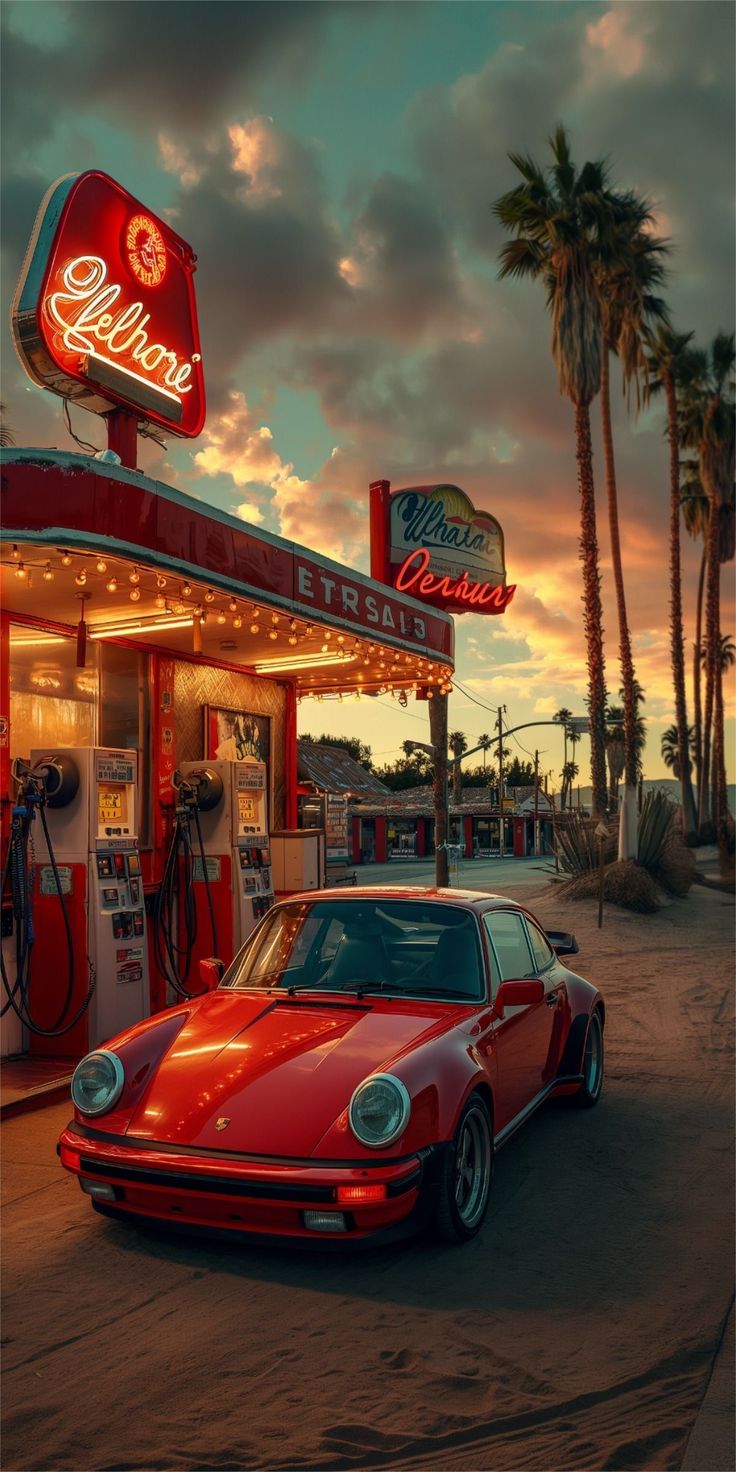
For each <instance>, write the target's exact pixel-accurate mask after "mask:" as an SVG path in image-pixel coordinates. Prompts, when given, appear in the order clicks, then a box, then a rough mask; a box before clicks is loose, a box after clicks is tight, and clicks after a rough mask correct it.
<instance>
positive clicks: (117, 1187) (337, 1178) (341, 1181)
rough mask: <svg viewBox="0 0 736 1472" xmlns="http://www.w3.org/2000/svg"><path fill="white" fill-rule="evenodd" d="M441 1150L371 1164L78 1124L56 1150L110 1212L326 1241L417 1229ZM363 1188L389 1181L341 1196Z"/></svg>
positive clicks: (234, 1233) (378, 1238) (251, 1234)
mask: <svg viewBox="0 0 736 1472" xmlns="http://www.w3.org/2000/svg"><path fill="white" fill-rule="evenodd" d="M441 1148H442V1147H441V1146H433V1147H429V1148H428V1149H426V1150H421V1151H419V1152H417V1153H416V1154H414V1155H411V1156H407V1157H405V1158H403V1159H401V1160H396V1159H392V1160H383V1161H382V1160H377V1161H376V1162H375V1163H373V1162H372V1161H371V1162H370V1163H369V1164H366V1163H360V1164H358V1163H351V1162H342V1161H340V1162H331V1161H324V1162H319V1163H317V1162H315V1161H313V1160H277V1159H265V1158H263V1157H253V1156H245V1155H239V1156H238V1155H225V1154H221V1153H220V1152H212V1153H207V1152H201V1153H198V1152H197V1151H196V1150H193V1149H189V1148H188V1149H177V1148H172V1147H170V1146H158V1145H154V1146H151V1145H149V1143H148V1142H145V1141H136V1140H128V1139H127V1137H125V1136H120V1135H116V1136H105V1135H104V1133H103V1132H102V1131H100V1130H94V1129H92V1128H91V1127H88V1126H86V1125H83V1124H78V1123H76V1122H70V1123H69V1124H68V1125H67V1127H66V1129H65V1130H63V1132H62V1134H61V1136H60V1139H59V1143H58V1145H57V1153H58V1155H59V1157H60V1159H61V1163H62V1165H63V1166H64V1168H65V1169H66V1170H68V1171H70V1173H71V1174H73V1175H76V1176H77V1178H78V1179H79V1181H80V1184H81V1185H82V1189H83V1190H84V1191H85V1193H86V1194H88V1195H90V1196H91V1199H92V1204H93V1205H94V1207H95V1209H96V1210H98V1211H100V1212H102V1213H103V1215H106V1216H114V1217H126V1218H128V1219H138V1220H140V1221H141V1222H146V1223H148V1224H149V1225H151V1224H154V1225H158V1226H163V1225H166V1226H175V1227H178V1228H182V1227H187V1228H190V1229H193V1230H199V1231H205V1232H217V1234H218V1235H221V1234H222V1233H223V1232H224V1233H227V1235H228V1236H231V1237H238V1236H243V1237H248V1238H251V1239H256V1240H262V1241H265V1240H268V1241H269V1242H273V1241H281V1242H286V1243H291V1244H296V1243H299V1244H303V1245H310V1244H311V1245H312V1246H315V1245H319V1246H322V1247H325V1246H337V1245H347V1244H349V1243H353V1244H359V1243H361V1242H364V1243H367V1242H385V1241H390V1240H392V1239H394V1238H396V1237H400V1236H403V1235H408V1234H409V1233H411V1232H413V1231H417V1230H419V1229H420V1228H421V1226H422V1224H423V1223H424V1221H425V1220H426V1218H427V1216H428V1214H429V1212H430V1210H431V1205H432V1197H433V1193H432V1185H433V1182H434V1179H435V1174H436V1168H437V1162H438V1157H439V1152H440V1151H441ZM365 1186H369V1187H370V1186H383V1187H385V1198H384V1199H383V1200H379V1201H359V1200H358V1201H356V1200H351V1201H350V1202H349V1203H347V1202H341V1201H339V1200H338V1190H339V1188H340V1187H348V1188H350V1189H351V1190H353V1191H354V1190H355V1188H361V1187H365ZM100 1187H102V1188H104V1197H103V1196H101V1194H97V1193H98V1192H99V1188H100ZM93 1193H94V1194H93ZM315 1213H318V1214H322V1213H327V1214H328V1215H330V1216H331V1217H333V1218H334V1219H337V1218H342V1223H341V1225H340V1227H339V1230H334V1229H332V1230H330V1229H327V1228H325V1229H324V1230H320V1229H319V1227H318V1226H317V1227H315V1226H314V1225H312V1226H310V1225H309V1222H310V1214H315ZM311 1220H312V1221H314V1220H315V1217H314V1215H312V1217H311Z"/></svg>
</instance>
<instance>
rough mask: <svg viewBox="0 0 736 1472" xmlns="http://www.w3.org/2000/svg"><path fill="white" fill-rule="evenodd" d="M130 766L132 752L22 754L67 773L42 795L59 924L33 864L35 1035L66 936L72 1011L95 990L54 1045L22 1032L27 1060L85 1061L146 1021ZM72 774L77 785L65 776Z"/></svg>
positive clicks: (51, 1000)
mask: <svg viewBox="0 0 736 1472" xmlns="http://www.w3.org/2000/svg"><path fill="white" fill-rule="evenodd" d="M137 765H138V753H137V752H135V751H127V750H121V751H116V750H110V749H105V748H99V747H94V748H93V747H79V748H74V747H65V748H57V749H56V750H55V751H53V752H48V751H34V752H32V753H31V766H32V768H33V769H34V770H35V771H43V770H44V769H45V770H46V771H47V772H48V773H50V774H53V773H54V772H62V773H66V774H67V776H66V781H65V784H63V785H62V786H61V787H60V788H59V790H58V791H56V792H54V793H52V795H51V796H50V797H49V799H48V802H47V814H46V821H47V824H48V838H49V844H50V849H53V854H54V859H53V861H52V863H53V864H55V866H56V869H57V871H58V876H59V882H60V886H61V890H62V892H63V894H64V897H65V905H64V907H63V912H64V920H63V921H62V919H61V917H60V907H59V905H58V902H57V899H58V897H57V894H56V885H55V882H54V875H53V869H52V867H51V866H50V865H47V864H46V863H45V862H44V855H43V853H42V852H39V849H38V848H36V852H35V856H34V857H35V864H34V876H33V878H34V886H35V896H34V906H35V944H34V948H33V962H32V970H31V975H30V981H29V998H30V1007H31V1011H32V1013H33V1015H34V1017H35V1018H37V1019H38V1020H39V1022H40V1024H41V1027H48V1026H49V1019H50V1018H51V1017H52V1016H53V1014H54V1013H55V1011H57V1010H58V988H59V982H58V973H59V958H60V953H61V947H62V944H63V941H64V938H65V935H69V936H70V937H71V945H72V947H73V950H74V955H75V959H76V982H75V992H74V998H73V1000H74V1002H75V1003H76V1005H77V1006H79V1005H81V1001H82V998H83V995H84V994H85V993H86V991H87V990H88V988H89V985H90V979H91V981H92V984H93V990H94V995H93V996H92V998H91V1000H90V1003H89V1006H88V1007H87V1008H86V1010H85V1011H84V1013H83V1014H82V1016H81V1017H80V1019H79V1022H78V1024H77V1026H76V1027H74V1028H73V1029H72V1030H71V1031H69V1032H67V1034H66V1036H65V1037H64V1038H63V1039H59V1038H56V1037H48V1036H44V1034H43V1032H41V1031H34V1032H32V1033H31V1038H30V1048H31V1051H32V1052H34V1053H53V1054H59V1053H86V1052H88V1051H89V1049H90V1048H95V1047H97V1046H98V1045H99V1044H100V1043H103V1042H104V1041H105V1040H106V1039H107V1038H109V1037H111V1036H112V1035H113V1034H114V1033H117V1032H120V1031H121V1030H122V1029H123V1028H126V1027H130V1026H131V1025H132V1024H133V1023H135V1022H140V1020H141V1019H142V1018H143V1017H147V1016H148V1014H149V1010H150V1008H149V991H148V956H147V948H146V919H145V909H144V903H143V882H142V878H141V860H140V849H139V841H138V782H137V775H138V772H137ZM74 768H76V785H75V783H74V781H73V780H72V778H71V777H70V776H69V773H71V771H72V769H74ZM47 780H48V779H47ZM62 925H63V930H62ZM80 994H81V995H80Z"/></svg>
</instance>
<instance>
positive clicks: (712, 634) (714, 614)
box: [698, 501, 720, 836]
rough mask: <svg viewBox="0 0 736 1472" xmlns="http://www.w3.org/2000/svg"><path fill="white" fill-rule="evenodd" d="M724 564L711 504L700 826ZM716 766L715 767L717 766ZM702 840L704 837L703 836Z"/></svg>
mask: <svg viewBox="0 0 736 1472" xmlns="http://www.w3.org/2000/svg"><path fill="white" fill-rule="evenodd" d="M719 577H720V562H719V557H718V509H717V507H716V506H715V505H714V503H713V501H711V502H710V514H709V516H708V533H707V538H706V576H705V714H704V717H703V786H702V791H701V793H700V795H699V802H698V826H699V827H700V828H702V827H703V826H704V825H705V824H706V823H707V821H708V813H709V809H710V805H711V804H710V787H711V780H712V778H711V728H712V724H713V705H714V697H715V681H716V668H717V665H718V663H719V656H720V649H719V642H718V583H719ZM714 766H715V764H714ZM701 836H702V835H701Z"/></svg>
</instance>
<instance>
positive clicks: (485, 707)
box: [452, 680, 498, 716]
mask: <svg viewBox="0 0 736 1472" xmlns="http://www.w3.org/2000/svg"><path fill="white" fill-rule="evenodd" d="M452 685H453V689H455V690H459V691H460V694H461V695H464V696H465V698H466V700H472V702H473V704H474V705H479V706H480V708H481V710H489V711H490V712H491V714H492V715H494V716H495V715H498V706H497V705H486V703H485V701H483V700H477V699H476V697H475V695H471V693H470V691H469V690H464V689H463V686H462V685H461V684H460V681H459V680H453V682H452Z"/></svg>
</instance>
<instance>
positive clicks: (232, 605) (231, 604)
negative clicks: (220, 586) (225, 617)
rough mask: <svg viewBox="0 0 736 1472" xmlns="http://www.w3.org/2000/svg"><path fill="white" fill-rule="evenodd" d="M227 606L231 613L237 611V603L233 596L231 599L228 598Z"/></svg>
mask: <svg viewBox="0 0 736 1472" xmlns="http://www.w3.org/2000/svg"><path fill="white" fill-rule="evenodd" d="M227 606H228V608H229V609H230V612H231V613H237V611H238V605H237V603H236V602H235V599H234V598H231V599H230V602H229V603H228V605H227Z"/></svg>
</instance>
